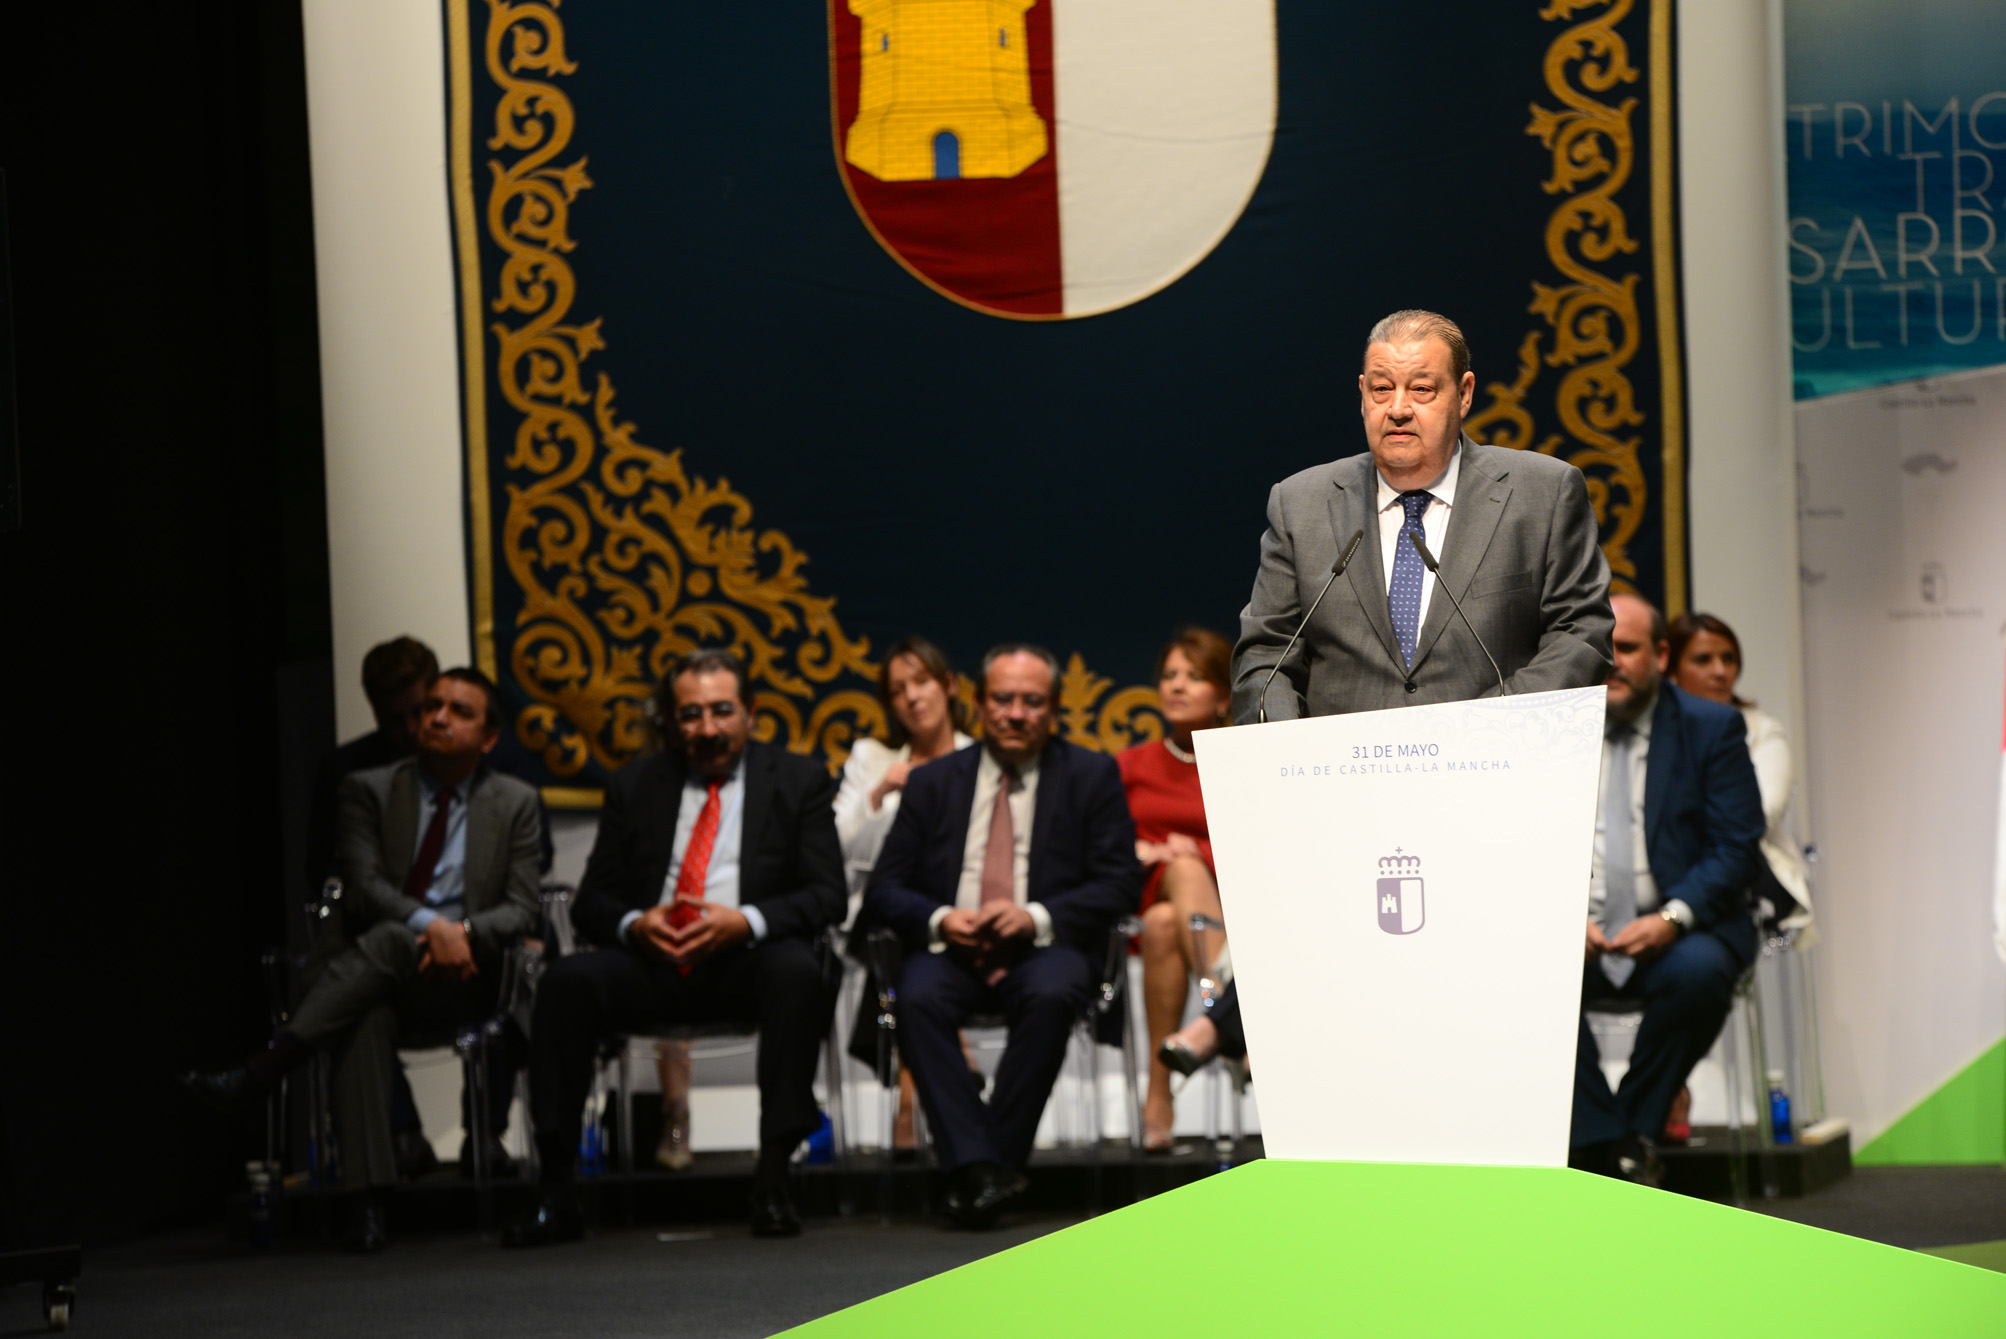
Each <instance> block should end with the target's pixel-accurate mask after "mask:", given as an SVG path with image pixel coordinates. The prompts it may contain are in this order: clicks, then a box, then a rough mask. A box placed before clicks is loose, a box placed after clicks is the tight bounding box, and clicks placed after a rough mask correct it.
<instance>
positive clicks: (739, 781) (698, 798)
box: [620, 757, 766, 944]
mask: <svg viewBox="0 0 2006 1339" xmlns="http://www.w3.org/2000/svg"><path fill="white" fill-rule="evenodd" d="M709 799H710V780H709V778H707V777H703V776H700V775H698V774H697V773H696V772H694V771H693V772H691V773H690V774H689V776H688V777H687V778H686V779H685V780H684V781H683V797H682V803H681V804H679V805H677V806H676V837H675V844H674V845H673V846H671V847H670V848H669V872H668V874H667V876H666V877H664V878H663V880H662V892H661V895H660V896H659V897H657V898H656V899H655V903H656V905H657V906H667V905H668V904H669V903H671V902H673V901H675V900H676V879H677V878H678V877H679V876H680V875H681V874H682V871H683V857H684V856H685V855H686V854H688V852H689V849H690V836H691V834H693V833H694V832H695V831H696V826H697V817H698V815H700V814H702V813H703V807H704V804H705V803H706V802H707V801H708V800H709ZM744 836H745V759H744V758H743V757H741V758H740V759H739V761H738V766H736V767H734V768H732V769H731V775H730V776H728V777H726V778H725V779H724V784H723V785H722V786H720V787H718V792H717V841H716V842H715V843H714V844H713V845H712V846H711V849H710V865H709V866H708V867H707V868H706V869H705V870H704V881H703V896H704V901H706V902H715V903H717V904H718V905H719V906H726V907H738V910H739V912H740V913H741V914H742V915H744V917H745V921H746V924H748V925H750V926H751V927H752V941H753V942H754V943H755V944H756V943H758V942H759V941H760V940H762V939H764V938H766V917H764V916H763V915H761V914H760V911H759V908H758V907H742V906H739V903H738V870H739V849H740V845H741V843H742V841H743V840H744ZM639 919H641V913H640V912H638V911H630V912H628V913H627V914H626V915H624V916H622V917H621V918H620V938H622V939H625V938H626V937H627V930H628V928H629V927H631V926H632V925H633V924H634V922H635V921H637V920H639Z"/></svg>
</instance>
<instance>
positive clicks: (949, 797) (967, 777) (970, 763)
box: [937, 743, 983, 906]
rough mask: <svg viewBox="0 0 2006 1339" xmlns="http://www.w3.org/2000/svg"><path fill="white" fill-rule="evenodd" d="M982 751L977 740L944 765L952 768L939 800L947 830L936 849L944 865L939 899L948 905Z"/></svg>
mask: <svg viewBox="0 0 2006 1339" xmlns="http://www.w3.org/2000/svg"><path fill="white" fill-rule="evenodd" d="M982 751H983V746H982V745H981V744H979V743H978V744H976V745H975V746H974V747H973V748H966V749H962V750H961V751H960V752H958V753H955V754H953V755H952V756H951V757H950V758H949V760H948V761H947V762H946V763H945V764H943V765H944V766H946V767H948V768H950V769H951V770H950V771H949V772H948V774H947V789H946V792H945V794H944V797H943V800H942V803H944V804H945V805H946V810H945V813H944V817H945V818H946V820H947V831H946V833H945V834H944V838H943V840H942V841H941V843H940V846H939V848H938V849H939V858H940V860H941V862H942V866H943V867H942V868H941V869H940V870H939V871H937V873H938V875H939V877H940V878H941V881H942V882H941V889H942V896H941V900H942V901H943V902H945V903H947V905H949V906H953V905H954V897H955V893H956V892H957V891H958V890H959V889H960V887H961V860H962V857H963V855H964V854H965V853H966V852H967V850H968V826H969V821H970V818H971V817H972V811H973V809H974V808H975V773H976V770H977V769H978V768H980V767H981V766H982Z"/></svg>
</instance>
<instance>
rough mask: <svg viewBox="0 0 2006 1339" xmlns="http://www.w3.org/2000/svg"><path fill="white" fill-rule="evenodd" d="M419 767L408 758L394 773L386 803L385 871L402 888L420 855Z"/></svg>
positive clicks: (384, 831)
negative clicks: (412, 863)
mask: <svg viewBox="0 0 2006 1339" xmlns="http://www.w3.org/2000/svg"><path fill="white" fill-rule="evenodd" d="M422 798H423V796H422V793H421V792H420V790H419V788H418V764H417V763H415V762H413V761H411V760H410V759H408V758H407V759H406V760H405V761H403V762H401V763H399V764H398V765H397V770H396V771H394V772H392V773H391V774H390V794H389V795H388V796H387V797H386V798H385V799H384V801H383V872H384V873H386V874H388V875H389V876H390V877H391V879H392V880H394V881H395V882H396V883H397V885H398V886H399V887H402V886H403V883H404V880H405V879H406V878H407V877H408V876H409V875H410V873H411V861H412V860H413V858H415V857H416V856H417V854H418V805H419V802H420V800H421V799H422Z"/></svg>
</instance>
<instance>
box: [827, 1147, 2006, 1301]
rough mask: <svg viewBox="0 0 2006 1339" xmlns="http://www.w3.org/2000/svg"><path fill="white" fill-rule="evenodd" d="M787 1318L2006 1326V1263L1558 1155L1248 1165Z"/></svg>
mask: <svg viewBox="0 0 2006 1339" xmlns="http://www.w3.org/2000/svg"><path fill="white" fill-rule="evenodd" d="M787 1333H789V1334H793V1335H799V1336H803V1337H804V1339H839V1336H850V1335H856V1336H861V1337H864V1339H894V1337H896V1339H905V1337H906V1336H941V1337H942V1339H946V1337H947V1336H952V1337H953V1339H976V1337H977V1336H983V1335H997V1336H1008V1337H1009V1339H1024V1337H1025V1336H1038V1339H1046V1337H1047V1336H1058V1335H1081V1336H1095V1337H1096V1339H1114V1337H1115V1336H1124V1335H1255V1336H1270V1335H1291V1336H1292V1335H1321V1334H1361V1335H1382V1334H1383V1335H1459V1336H1462V1335H1486V1336H1489V1335H1520V1334H1524V1335H1535V1334H1536V1335H1593V1336H1596V1339H1608V1336H1611V1335H1621V1336H1623V1339H1647V1337H1648V1336H1658V1335H1663V1336H1667V1339H1671V1337H1672V1336H1676V1337H1677V1339H1690V1337H1691V1336H1693V1335H1708V1336H1714V1337H1721V1336H1731V1335H1749V1336H1762V1339H1788V1337H1791V1336H1799V1335H1802V1336H1816V1337H1817V1339H1834V1337H1835V1336H1841V1335H1918V1336H1931V1337H1932V1339H1934V1337H1935V1336H1962V1335H1972V1336H1986V1339H1998V1336H2001V1335H2006V1275H2001V1274H1997V1273H1992V1272H1989V1271H1987V1270H1984V1269H1978V1268H1973V1267H1972V1266H1970V1265H1965V1264H1957V1263H1954V1262H1952V1261H1949V1260H1943V1259H1937V1258H1934V1257H1931V1256H1927V1255H1922V1254H1919V1253H1917V1252H1914V1251H1904V1250H1898V1249H1896V1248H1894V1247H1892V1246H1881V1245H1878V1244H1876V1243H1874V1242H1869V1241H1861V1240H1859V1239H1858V1238H1855V1237H1845V1236H1840V1235H1838V1234H1837V1233H1832V1232H1824V1231H1820V1230H1819V1229H1817V1228H1810V1227H1803V1226H1800V1225H1799V1224H1796V1223H1788V1222H1783V1221H1780V1220H1778V1219H1774V1218H1767V1217H1764V1216H1762V1215H1760V1214H1753V1213H1746V1212H1743V1211H1742V1210H1739V1209H1731V1208H1727V1207H1725V1206H1722V1205H1718V1204H1708V1203H1705V1202H1703V1201H1699V1200H1693V1199H1687V1198H1684V1197H1682V1196H1678V1195H1672V1194H1667V1193H1665V1192H1663V1191H1656V1190H1647V1189H1644V1188H1642V1187H1638V1186H1632V1185H1627V1184H1624V1183H1622V1182H1619V1181H1612V1180H1609V1179H1607V1178H1604V1177H1597V1176H1590V1175H1587V1174H1586V1173H1582V1172H1573V1171H1568V1170H1565V1169H1562V1168H1526V1167H1438V1166H1418V1165H1394V1164H1381V1163H1324V1162H1281V1161H1276V1160H1273V1159H1268V1160H1264V1161H1261V1162H1254V1163H1249V1164H1247V1165H1245V1166H1242V1167H1238V1168H1235V1169H1234V1170H1232V1171H1230V1172H1226V1173H1223V1174H1221V1175H1219V1176H1214V1177H1210V1178H1208V1179H1206V1180H1204V1181H1201V1182H1198V1183H1196V1184H1194V1185H1189V1186H1185V1187H1184V1188H1182V1189H1179V1190H1173V1191H1171V1192H1169V1193H1167V1194H1163V1195H1158V1196H1157V1197H1155V1198H1154V1199H1150V1200H1145V1201H1143V1202H1142V1203H1140V1204H1136V1205H1132V1206H1131V1207H1129V1208H1126V1209H1121V1210H1118V1211H1116V1212H1114V1213H1110V1214H1107V1215H1104V1216H1103V1217H1100V1218H1096V1219H1094V1220H1092V1221H1091V1222H1086V1223H1082V1224H1080V1225H1078V1226H1077V1227H1071V1228H1067V1229H1065V1230H1064V1231H1060V1232H1054V1233H1052V1234H1051V1235H1050V1236H1047V1237H1041V1238H1040V1239H1038V1240H1037V1241H1034V1242H1030V1243H1028V1244H1026V1245H1023V1246H1019V1247H1017V1248H1016V1249H1014V1250H1009V1251H1003V1252H1001V1253H999V1254H997V1255H993V1256H990V1257H988V1258H987V1259H984V1260H979V1261H977V1262H976V1263H974V1264H971V1265H966V1266H964V1267H962V1268H960V1269H956V1270H953V1271H951V1272H949V1273H946V1274H942V1275H940V1276H938V1277H936V1278H931V1279H928V1280H926V1281H925V1282H923V1283H915V1284H913V1285H912V1286H911V1287H909V1288H901V1289H900V1290H898V1291H897V1292H893V1293H888V1294H886V1295H885V1296H883V1297H879V1298H876V1299H874V1300H872V1301H869V1302H865V1303H863V1304H861V1305H859V1306H854V1307H850V1308H849V1309H847V1310H844V1311H839V1312H836V1313H835V1314H834V1315H831V1316H825V1317H823V1318H822V1319H821V1320H818V1321H815V1322H813V1323H811V1324H808V1325H804V1326H801V1327H799V1328H798V1329H794V1330H790V1331H788V1332H787Z"/></svg>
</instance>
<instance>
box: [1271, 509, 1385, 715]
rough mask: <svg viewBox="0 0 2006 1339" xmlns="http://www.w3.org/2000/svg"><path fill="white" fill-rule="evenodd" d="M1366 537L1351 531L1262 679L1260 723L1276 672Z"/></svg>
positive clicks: (1356, 531) (1361, 533) (1360, 532)
mask: <svg viewBox="0 0 2006 1339" xmlns="http://www.w3.org/2000/svg"><path fill="white" fill-rule="evenodd" d="M1364 538H1365V532H1364V531H1363V530H1354V531H1352V533H1351V538H1350V539H1347V540H1346V541H1345V542H1344V552H1342V553H1340V554H1338V555H1337V561H1336V562H1335V563H1332V564H1331V568H1330V576H1329V577H1328V578H1326V579H1325V581H1324V583H1323V589H1322V590H1320V591H1318V592H1317V593H1316V598H1315V599H1314V600H1311V601H1310V605H1309V613H1307V614H1304V615H1303V621H1302V622H1300V623H1298V624H1296V630H1295V634H1294V635H1293V636H1291V637H1290V638H1289V644H1288V645H1287V646H1284V647H1283V648H1282V653H1281V654H1280V655H1279V656H1276V657H1275V663H1274V665H1273V667H1272V668H1270V669H1269V670H1268V677H1267V678H1265V679H1263V680H1262V681H1261V714H1260V723H1261V724H1262V725H1266V724H1267V723H1268V689H1269V688H1271V687H1273V686H1274V682H1275V672H1276V671H1277V670H1279V669H1281V667H1282V662H1283V661H1284V660H1287V659H1288V658H1289V652H1291V651H1293V650H1295V649H1296V640H1297V639H1298V638H1300V637H1301V636H1302V635H1303V629H1304V628H1306V627H1308V626H1309V621H1310V619H1311V618H1312V617H1314V616H1315V614H1316V607H1317V606H1318V605H1320V604H1322V603H1323V597H1324V596H1326V595H1328V594H1330V588H1331V587H1332V586H1333V585H1335V584H1336V582H1337V579H1338V578H1339V577H1341V576H1343V575H1344V569H1345V568H1347V567H1349V566H1350V565H1351V555H1352V554H1354V553H1357V552H1358V543H1359V541H1360V540H1362V539H1364Z"/></svg>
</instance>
